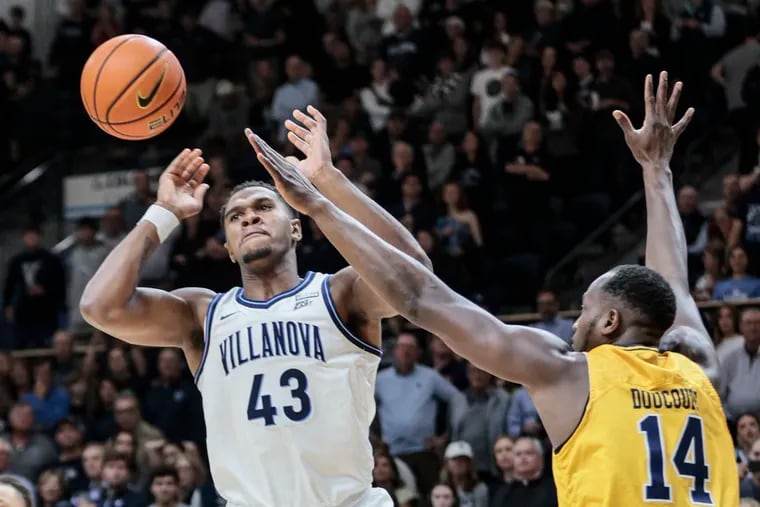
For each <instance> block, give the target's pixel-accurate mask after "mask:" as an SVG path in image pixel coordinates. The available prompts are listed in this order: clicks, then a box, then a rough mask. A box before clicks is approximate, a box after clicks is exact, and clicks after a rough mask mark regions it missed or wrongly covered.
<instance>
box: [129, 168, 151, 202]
mask: <svg viewBox="0 0 760 507" xmlns="http://www.w3.org/2000/svg"><path fill="white" fill-rule="evenodd" d="M132 184H133V185H134V186H135V193H136V194H137V195H140V196H146V195H150V180H149V179H148V174H147V173H146V172H145V171H136V172H135V174H134V179H133V180H132Z"/></svg>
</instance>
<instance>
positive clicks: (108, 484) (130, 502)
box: [97, 451, 147, 507]
mask: <svg viewBox="0 0 760 507" xmlns="http://www.w3.org/2000/svg"><path fill="white" fill-rule="evenodd" d="M102 479H103V485H102V491H101V494H100V499H99V500H98V502H97V507H110V506H112V505H113V506H115V505H119V506H120V507H143V506H144V505H146V503H147V502H146V501H145V497H144V495H143V494H141V493H139V492H138V491H135V490H134V489H133V488H132V486H130V485H129V483H128V480H129V462H128V460H127V458H126V456H124V455H123V454H120V453H119V452H117V451H107V452H106V454H105V456H104V457H103V474H102Z"/></svg>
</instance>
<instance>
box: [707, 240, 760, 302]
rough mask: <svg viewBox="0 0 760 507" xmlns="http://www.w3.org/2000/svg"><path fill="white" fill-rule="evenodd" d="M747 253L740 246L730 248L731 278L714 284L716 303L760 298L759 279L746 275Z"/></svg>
mask: <svg viewBox="0 0 760 507" xmlns="http://www.w3.org/2000/svg"><path fill="white" fill-rule="evenodd" d="M748 263H749V260H748V259H747V251H746V250H744V248H743V247H741V246H735V247H733V248H731V250H730V253H729V257H728V265H729V266H730V268H731V278H728V279H726V280H721V281H719V282H718V283H717V284H715V290H714V291H713V299H715V300H717V301H743V300H746V299H752V298H756V297H760V279H758V278H755V277H754V276H749V275H748V274H747V264H748Z"/></svg>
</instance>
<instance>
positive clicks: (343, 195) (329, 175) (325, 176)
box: [314, 168, 433, 269]
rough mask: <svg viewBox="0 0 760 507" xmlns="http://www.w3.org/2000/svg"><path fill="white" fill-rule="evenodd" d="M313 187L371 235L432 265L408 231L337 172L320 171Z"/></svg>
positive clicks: (335, 170) (430, 266)
mask: <svg viewBox="0 0 760 507" xmlns="http://www.w3.org/2000/svg"><path fill="white" fill-rule="evenodd" d="M314 184H315V186H316V187H317V188H318V189H319V191H320V192H321V193H322V195H324V196H325V197H327V198H328V199H329V200H330V201H332V202H333V203H334V204H335V205H336V206H337V207H338V208H340V209H341V210H343V211H344V212H345V213H347V214H348V215H351V216H352V217H354V218H355V219H356V220H357V221H358V222H359V223H361V224H363V225H364V226H365V227H367V228H368V229H369V230H370V231H372V232H373V233H374V234H376V235H378V236H380V237H381V238H382V239H383V240H385V241H387V242H388V243H390V244H391V245H393V246H394V247H396V248H398V249H399V250H401V251H402V252H404V253H405V254H407V255H409V256H411V257H413V258H415V259H417V260H418V261H420V262H421V263H422V264H423V265H424V266H425V267H426V268H428V269H432V268H433V264H432V262H431V261H430V259H429V258H428V256H427V255H426V254H425V251H424V250H423V249H422V247H420V245H419V243H418V242H417V240H416V239H415V238H414V236H412V234H411V233H410V232H409V230H407V228H406V227H404V226H403V225H402V224H401V223H400V222H399V221H398V220H396V219H395V218H393V216H392V215H391V214H390V213H388V212H387V211H386V210H385V209H383V207H382V206H380V205H379V204H377V203H376V202H375V201H373V200H372V199H370V198H369V196H367V195H366V194H365V193H364V192H362V191H361V190H359V189H358V188H357V187H356V185H354V184H353V183H351V182H350V181H349V179H348V178H346V176H345V175H344V174H343V173H342V172H340V171H339V170H338V169H335V168H333V169H331V170H327V171H323V173H322V174H321V175H320V177H318V178H316V179H315V181H314ZM320 228H321V226H320Z"/></svg>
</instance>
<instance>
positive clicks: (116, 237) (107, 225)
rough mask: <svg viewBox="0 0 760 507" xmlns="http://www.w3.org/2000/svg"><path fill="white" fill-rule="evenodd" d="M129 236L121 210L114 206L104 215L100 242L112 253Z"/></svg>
mask: <svg viewBox="0 0 760 507" xmlns="http://www.w3.org/2000/svg"><path fill="white" fill-rule="evenodd" d="M126 235H127V231H126V226H125V224H124V215H123V214H122V211H121V208H119V207H118V206H113V207H111V208H108V209H107V210H106V212H105V213H104V214H103V218H102V219H101V222H100V233H99V234H98V240H99V241H100V242H101V243H102V244H103V245H105V247H106V249H107V250H108V251H109V252H110V251H111V250H113V248H114V247H115V246H116V245H118V244H119V242H120V241H121V240H122V239H124V237H125V236H126Z"/></svg>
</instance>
